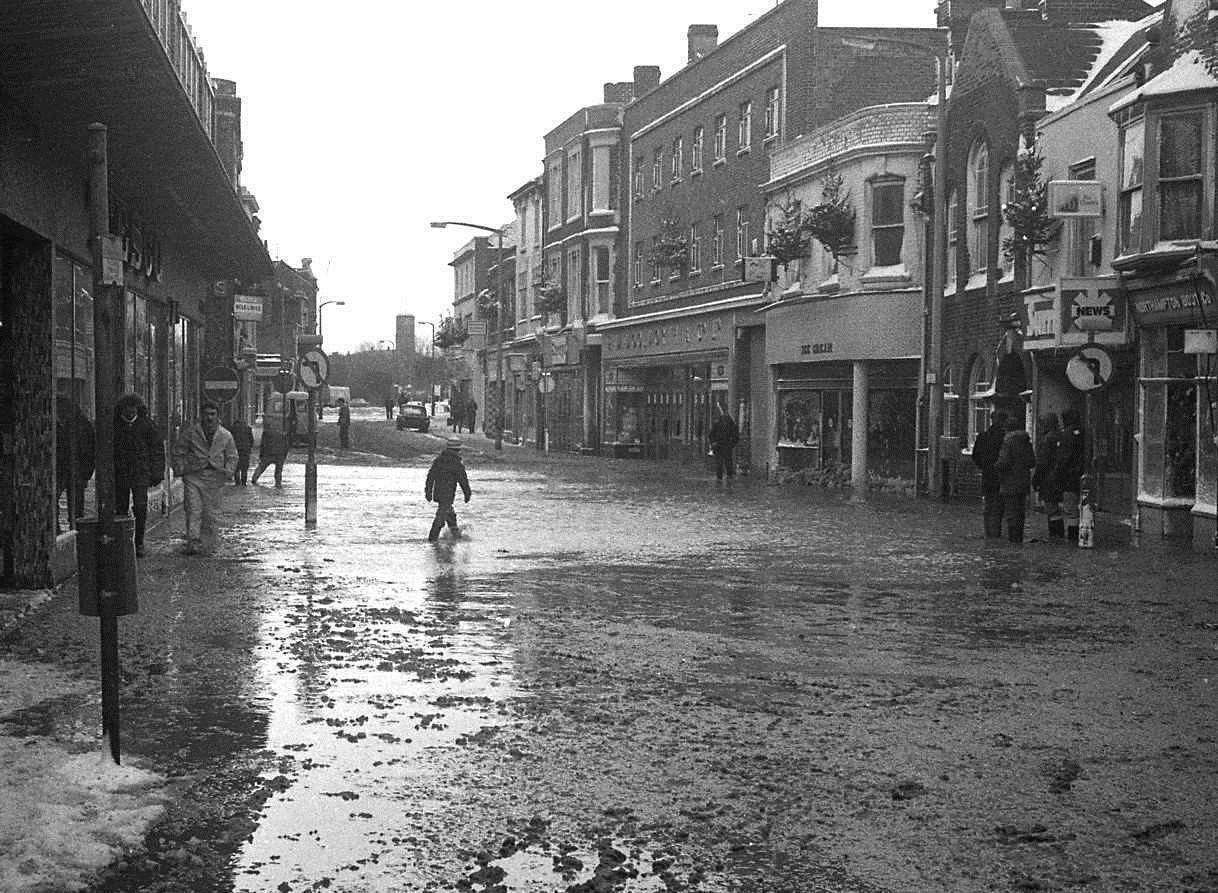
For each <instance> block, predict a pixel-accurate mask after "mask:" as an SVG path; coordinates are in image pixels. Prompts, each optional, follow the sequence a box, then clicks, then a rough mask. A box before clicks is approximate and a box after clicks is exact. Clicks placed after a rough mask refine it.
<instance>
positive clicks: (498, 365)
mask: <svg viewBox="0 0 1218 893" xmlns="http://www.w3.org/2000/svg"><path fill="white" fill-rule="evenodd" d="M495 244H496V250H497V253H498V259H497V260H496V262H495V307H496V312H495V327H496V328H497V329H498V330H499V331H498V333H497V336H496V340H497V342H498V345H497V347H498V349H497V350H496V351H495V385H496V389H497V391H498V393H499V399H498V401H497V402H498V404H499V405H498V408H497V409H496V411H495V449H497V450H501V449H503V422H504V414H505V411H506V408H507V407H506V404H507V392H506V391H505V390H504V380H503V379H504V375H503V229H502V228H500V229H498V230H496V231H495Z"/></svg>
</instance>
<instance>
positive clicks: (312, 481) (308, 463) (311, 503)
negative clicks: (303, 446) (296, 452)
mask: <svg viewBox="0 0 1218 893" xmlns="http://www.w3.org/2000/svg"><path fill="white" fill-rule="evenodd" d="M316 395H317V391H316V390H315V389H314V388H309V452H308V454H307V457H306V459H305V527H309V528H312V527H316V526H317V452H316V449H317V416H316V415H314V413H313V401H314V400H315V399H316Z"/></svg>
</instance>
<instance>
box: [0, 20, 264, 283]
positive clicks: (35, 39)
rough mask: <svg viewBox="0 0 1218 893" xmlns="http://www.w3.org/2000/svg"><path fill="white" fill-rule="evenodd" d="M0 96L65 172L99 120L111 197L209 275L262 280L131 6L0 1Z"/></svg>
mask: <svg viewBox="0 0 1218 893" xmlns="http://www.w3.org/2000/svg"><path fill="white" fill-rule="evenodd" d="M0 90H3V91H4V93H5V94H7V95H8V96H9V97H10V98H11V99H13V100H14V101H15V102H16V103H17V104H18V105H19V106H20V107H21V109H22V111H23V112H24V113H25V115H26V116H27V118H28V122H29V123H30V124H32V125H33V127H32V130H33V131H34V132H36V134H37V139H38V142H39V143H40V144H43V145H45V146H46V147H47V148H48V149H49V150H50V151H51V152H52V153H54V154H56V155H58V156H59V158H60V159H61V160H62V163H63V164H65V166H66V167H68V169H76V168H77V167H78V166H79V161H80V159H81V158H82V157H83V156H84V154H85V149H86V146H87V143H88V126H89V125H90V124H92V123H94V122H97V123H101V124H105V125H106V126H107V128H108V130H109V160H110V189H111V191H112V192H113V193H114V195H115V196H116V197H117V198H118V199H119V200H120V201H121V202H122V203H123V204H124V205H125V206H126V207H127V208H130V209H132V210H133V211H136V212H138V213H139V215H140V216H141V217H142V218H143V219H145V220H146V221H147V224H148V225H149V226H150V227H152V228H154V229H155V230H156V231H157V232H158V233H159V234H160V235H161V237H162V239H163V240H164V241H167V242H172V244H173V246H174V253H175V256H179V257H184V258H185V259H186V260H188V261H189V262H190V263H191V264H192V265H193V266H196V267H197V268H198V269H199V270H201V271H203V272H205V273H207V274H208V275H210V276H214V277H216V278H221V277H225V278H226V277H240V278H261V277H265V276H269V275H271V273H272V269H271V262H270V257H269V255H268V253H267V250H266V247H265V245H264V244H263V242H262V240H261V239H260V238H259V236H258V233H257V231H256V230H255V229H254V225H253V223H252V221H251V220H250V219H249V217H248V216H247V215H246V213H245V209H244V208H243V206H242V204H241V199H240V196H239V194H238V192H237V188H236V186H235V185H234V184H233V182H232V181H231V180H230V179H229V177H228V175H227V173H226V172H225V170H224V167H223V165H222V164H221V162H220V157H219V155H218V154H217V152H216V149H215V146H214V145H213V144H212V141H211V138H210V137H209V136H208V132H207V129H205V128H204V125H203V124H202V123H201V121H200V118H199V116H198V115H197V114H196V112H195V107H194V105H193V104H192V103H191V101H190V98H189V97H188V95H187V93H186V88H185V87H184V86H183V83H182V81H181V80H179V78H178V74H177V72H176V71H175V70H174V68H173V66H172V64H171V63H170V60H169V57H168V56H167V55H166V52H165V50H164V48H163V47H162V44H161V42H160V40H159V38H158V37H157V34H156V31H155V30H154V28H153V25H152V22H151V21H150V20H149V18H148V15H147V13H146V12H145V11H144V7H143V6H142V5H141V3H140V0H89V2H87V3H80V2H78V0H3V2H0ZM209 126H210V125H209ZM82 188H83V186H82Z"/></svg>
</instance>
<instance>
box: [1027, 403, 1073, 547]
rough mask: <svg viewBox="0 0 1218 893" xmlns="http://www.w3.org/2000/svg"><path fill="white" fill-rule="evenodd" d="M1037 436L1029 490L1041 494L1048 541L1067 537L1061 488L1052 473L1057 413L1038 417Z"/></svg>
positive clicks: (1058, 429)
mask: <svg viewBox="0 0 1218 893" xmlns="http://www.w3.org/2000/svg"><path fill="white" fill-rule="evenodd" d="M1039 434H1040V437H1038V438H1037V440H1036V470H1035V471H1033V472H1032V489H1034V490H1035V491H1036V492H1037V493H1039V494H1040V501H1041V503H1042V504H1043V505H1044V507H1045V521H1046V524H1047V526H1048V530H1049V539H1050V541H1052V540H1059V539H1062V538H1063V537H1064V536H1065V535H1066V527H1065V524H1064V523H1063V521H1062V504H1061V502H1062V494H1061V488H1060V487H1058V485H1057V480H1056V478H1055V477H1054V475H1053V473H1052V472H1053V463H1054V461H1055V460H1056V456H1057V446H1058V442H1059V441H1060V439H1061V425H1060V423H1059V422H1058V420H1057V413H1055V412H1050V413H1046V414H1045V415H1043V416H1041V417H1040V431H1039Z"/></svg>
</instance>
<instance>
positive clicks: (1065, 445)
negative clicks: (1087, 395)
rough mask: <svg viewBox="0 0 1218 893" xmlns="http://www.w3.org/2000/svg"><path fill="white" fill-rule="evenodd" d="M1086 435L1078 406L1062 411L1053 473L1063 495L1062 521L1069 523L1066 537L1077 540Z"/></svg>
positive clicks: (1085, 463) (1058, 488) (1085, 466)
mask: <svg viewBox="0 0 1218 893" xmlns="http://www.w3.org/2000/svg"><path fill="white" fill-rule="evenodd" d="M1086 452H1087V438H1086V437H1085V436H1084V433H1083V424H1082V418H1081V417H1080V416H1079V412H1078V410H1077V409H1074V408H1071V409H1067V410H1065V411H1064V412H1063V413H1062V430H1061V434H1060V435H1059V437H1058V442H1057V450H1056V451H1055V453H1054V458H1053V467H1052V469H1051V471H1050V474H1051V475H1052V477H1053V482H1054V486H1056V488H1057V492H1058V493H1060V495H1061V507H1062V520H1063V521H1064V522H1065V526H1066V539H1067V540H1069V541H1071V542H1077V541H1078V524H1079V506H1078V503H1079V491H1080V490H1081V488H1082V479H1083V472H1084V471H1086V468H1087V458H1086Z"/></svg>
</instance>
